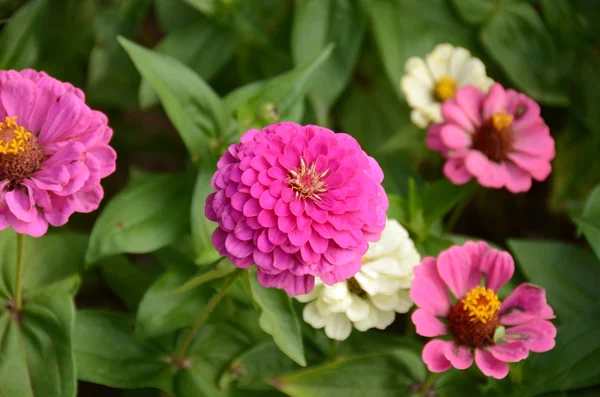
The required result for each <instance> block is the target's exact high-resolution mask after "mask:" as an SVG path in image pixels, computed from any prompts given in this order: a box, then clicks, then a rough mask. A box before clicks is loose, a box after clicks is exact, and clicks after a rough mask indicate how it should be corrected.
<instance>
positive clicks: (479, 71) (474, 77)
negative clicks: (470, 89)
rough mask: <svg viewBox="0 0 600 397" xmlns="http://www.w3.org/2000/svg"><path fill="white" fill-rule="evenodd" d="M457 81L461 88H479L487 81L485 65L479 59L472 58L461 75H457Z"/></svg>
mask: <svg viewBox="0 0 600 397" xmlns="http://www.w3.org/2000/svg"><path fill="white" fill-rule="evenodd" d="M456 81H457V83H458V85H459V86H463V85H467V84H473V85H475V86H477V87H479V86H480V85H481V84H483V83H485V82H486V81H487V75H486V73H485V65H484V64H483V62H481V61H480V60H479V59H477V58H471V59H470V60H469V61H468V62H466V63H465V64H464V65H463V67H462V69H461V70H460V71H459V73H457V75H456ZM480 88H481V87H480Z"/></svg>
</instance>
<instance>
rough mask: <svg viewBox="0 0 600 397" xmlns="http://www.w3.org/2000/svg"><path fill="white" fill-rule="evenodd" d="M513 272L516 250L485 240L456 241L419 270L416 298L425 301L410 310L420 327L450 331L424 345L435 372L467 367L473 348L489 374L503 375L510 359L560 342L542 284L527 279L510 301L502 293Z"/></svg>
mask: <svg viewBox="0 0 600 397" xmlns="http://www.w3.org/2000/svg"><path fill="white" fill-rule="evenodd" d="M514 270H515V265H514V262H513V259H512V257H511V256H510V254H508V253H507V252H503V251H498V250H495V249H490V248H489V247H488V245H487V244H486V243H484V242H477V243H474V242H468V243H466V244H465V245H464V246H462V247H461V246H453V247H451V248H449V249H447V250H446V251H443V252H442V253H441V254H440V255H439V256H438V258H437V260H436V259H435V258H432V257H427V258H425V259H423V261H422V262H421V264H420V265H419V266H417V267H416V268H415V279H414V281H413V284H412V287H411V290H410V296H411V297H412V299H413V300H414V302H415V304H416V305H417V306H418V307H419V308H418V309H417V310H416V311H415V312H414V313H413V315H412V320H413V323H414V324H415V326H416V327H417V333H418V334H419V335H422V336H427V337H434V336H441V335H448V336H449V338H448V339H449V340H440V339H434V340H432V341H430V342H428V343H427V344H426V345H425V348H424V349H423V361H424V362H425V364H427V367H428V368H429V370H430V371H431V372H443V371H446V370H448V369H449V368H450V367H454V368H457V369H467V368H469V367H470V366H471V364H472V363H473V353H474V355H475V363H476V364H477V366H478V367H479V369H481V371H482V372H483V373H484V374H485V375H487V376H493V377H494V378H498V379H501V378H504V377H505V376H506V375H507V374H508V365H507V364H506V363H507V362H516V361H521V360H523V359H524V358H526V357H527V356H528V354H529V351H533V352H538V353H541V352H545V351H548V350H550V349H552V348H553V347H554V338H555V336H556V328H555V327H554V325H552V323H551V322H550V321H547V320H548V319H552V318H554V313H553V311H552V308H551V307H550V306H549V305H548V304H547V302H546V294H545V291H544V290H543V289H542V288H540V287H537V286H535V285H532V284H527V283H524V284H521V285H519V286H518V287H517V288H516V289H515V290H514V291H513V292H512V293H511V294H510V295H509V296H508V297H507V298H506V299H505V300H504V302H500V300H499V299H498V295H497V293H498V290H499V289H500V288H501V287H502V286H503V285H504V284H505V283H506V282H508V281H509V280H510V278H511V277H512V275H513V272H514ZM483 279H484V280H485V283H481V281H482V280H483ZM448 289H449V290H450V292H451V293H452V295H453V296H454V298H455V299H452V298H451V296H450V295H449V294H448Z"/></svg>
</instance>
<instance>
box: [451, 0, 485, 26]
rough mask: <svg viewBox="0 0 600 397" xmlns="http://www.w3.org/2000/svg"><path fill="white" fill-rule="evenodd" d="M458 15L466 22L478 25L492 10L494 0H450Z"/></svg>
mask: <svg viewBox="0 0 600 397" xmlns="http://www.w3.org/2000/svg"><path fill="white" fill-rule="evenodd" d="M452 3H453V4H454V7H455V8H456V10H457V11H458V13H459V14H460V17H461V18H462V19H463V20H464V21H465V22H467V23H472V24H476V25H479V24H481V23H483V22H485V20H486V19H487V18H488V17H489V16H490V14H491V13H492V11H493V10H494V0H452Z"/></svg>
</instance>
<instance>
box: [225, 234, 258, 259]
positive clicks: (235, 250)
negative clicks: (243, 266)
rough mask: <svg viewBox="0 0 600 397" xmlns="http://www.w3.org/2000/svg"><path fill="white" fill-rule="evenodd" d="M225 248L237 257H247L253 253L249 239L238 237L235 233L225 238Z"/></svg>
mask: <svg viewBox="0 0 600 397" xmlns="http://www.w3.org/2000/svg"><path fill="white" fill-rule="evenodd" d="M225 249H227V252H228V253H229V254H231V255H233V256H235V257H237V258H245V257H247V256H248V255H251V254H252V251H253V248H252V244H250V243H249V242H248V241H242V240H240V239H238V238H237V237H236V236H235V235H234V234H232V233H230V234H228V235H227V238H226V240H225Z"/></svg>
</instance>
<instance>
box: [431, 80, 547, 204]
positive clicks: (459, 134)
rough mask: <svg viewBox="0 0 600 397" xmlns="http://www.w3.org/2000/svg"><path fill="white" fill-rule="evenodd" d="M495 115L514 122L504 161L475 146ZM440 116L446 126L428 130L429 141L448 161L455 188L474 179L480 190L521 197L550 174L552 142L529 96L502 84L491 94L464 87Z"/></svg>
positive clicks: (493, 87)
mask: <svg viewBox="0 0 600 397" xmlns="http://www.w3.org/2000/svg"><path fill="white" fill-rule="evenodd" d="M497 114H506V115H508V116H511V117H512V123H511V125H510V128H511V131H512V132H511V137H510V138H509V143H507V146H508V147H507V148H503V149H502V150H508V152H507V153H505V154H503V156H502V157H501V158H495V157H494V156H492V155H490V154H486V153H485V151H486V150H490V149H487V148H484V147H480V146H478V145H477V144H476V142H475V141H476V139H475V138H476V137H477V135H478V134H488V133H489V123H490V120H491V118H492V116H494V115H497ZM442 116H443V118H444V122H443V123H440V124H433V125H431V126H430V127H429V130H428V132H427V141H426V142H427V146H428V147H429V148H430V149H431V150H434V151H436V152H439V153H441V154H442V155H443V156H444V157H445V158H446V165H445V166H444V169H443V171H444V175H446V177H447V178H448V179H449V180H450V181H451V182H453V183H454V184H457V185H460V184H464V183H467V182H468V181H470V180H471V179H472V178H476V179H477V181H478V182H479V184H480V185H482V186H485V187H489V188H495V189H499V188H503V187H505V188H507V189H508V190H509V191H511V192H513V193H519V192H525V191H527V190H529V189H530V188H531V181H532V179H535V180H538V181H543V180H544V179H546V178H547V177H548V175H549V174H550V172H551V170H552V167H551V165H550V161H552V159H554V156H555V151H554V139H553V138H552V137H551V136H550V132H549V129H548V127H547V126H546V125H545V124H544V120H543V119H542V117H541V116H540V107H539V105H538V104H537V103H535V102H534V101H533V100H532V99H530V98H528V97H527V96H525V95H523V94H520V93H517V92H516V91H514V90H510V89H509V90H505V89H504V88H502V86H500V85H499V84H494V85H493V86H492V88H491V89H490V91H489V92H488V93H487V94H485V93H484V92H483V91H481V90H479V89H477V88H475V87H472V86H465V87H463V88H461V89H459V90H458V91H457V93H456V97H455V98H454V99H450V100H447V101H446V102H444V104H443V105H442ZM485 123H488V124H486V125H488V127H486V126H484V124H485ZM486 128H487V129H486ZM482 131H483V132H482ZM480 141H481V140H480ZM496 144H497V143H496ZM488 156H489V157H488Z"/></svg>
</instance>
